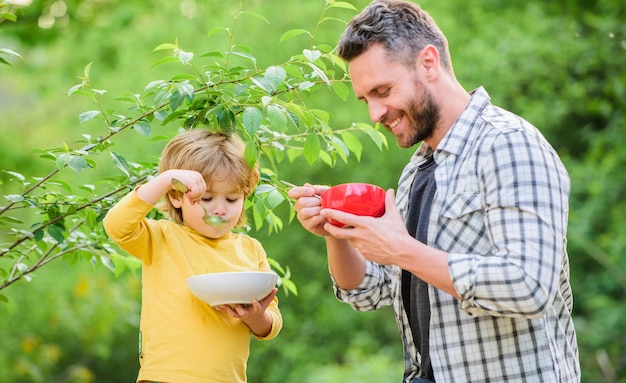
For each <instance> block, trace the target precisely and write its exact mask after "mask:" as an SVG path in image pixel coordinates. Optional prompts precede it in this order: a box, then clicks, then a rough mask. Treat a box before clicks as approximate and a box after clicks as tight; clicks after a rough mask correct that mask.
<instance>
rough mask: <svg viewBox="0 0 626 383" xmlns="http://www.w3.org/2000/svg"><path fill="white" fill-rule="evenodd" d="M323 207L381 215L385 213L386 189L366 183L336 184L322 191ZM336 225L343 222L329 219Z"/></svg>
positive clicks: (366, 214)
mask: <svg viewBox="0 0 626 383" xmlns="http://www.w3.org/2000/svg"><path fill="white" fill-rule="evenodd" d="M321 202H322V207H323V208H330V209H336V210H341V211H345V212H346V213H351V214H355V215H362V216H370V217H380V216H382V215H383V214H385V190H384V189H383V188H381V187H378V186H376V185H371V184H365V183H347V184H341V185H335V186H333V187H331V188H330V189H327V190H326V191H324V192H323V193H322V201H321ZM329 222H330V223H332V224H333V225H335V226H339V227H343V226H345V225H344V224H343V223H341V222H338V221H336V220H333V219H331V220H329Z"/></svg>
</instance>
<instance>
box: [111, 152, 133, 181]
mask: <svg viewBox="0 0 626 383" xmlns="http://www.w3.org/2000/svg"><path fill="white" fill-rule="evenodd" d="M111 158H112V159H113V163H114V164H115V166H116V167H117V168H118V169H120V170H121V171H122V172H123V173H124V174H126V176H130V173H129V167H128V161H126V158H124V157H123V156H122V155H120V154H118V153H115V152H111Z"/></svg>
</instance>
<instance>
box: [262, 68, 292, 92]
mask: <svg viewBox="0 0 626 383" xmlns="http://www.w3.org/2000/svg"><path fill="white" fill-rule="evenodd" d="M286 75H287V72H285V70H284V69H283V68H281V67H279V66H270V67H269V68H267V69H266V70H265V79H266V80H267V81H269V83H270V84H272V90H274V91H275V90H276V89H278V87H279V85H280V83H282V82H283V80H284V79H285V76H286Z"/></svg>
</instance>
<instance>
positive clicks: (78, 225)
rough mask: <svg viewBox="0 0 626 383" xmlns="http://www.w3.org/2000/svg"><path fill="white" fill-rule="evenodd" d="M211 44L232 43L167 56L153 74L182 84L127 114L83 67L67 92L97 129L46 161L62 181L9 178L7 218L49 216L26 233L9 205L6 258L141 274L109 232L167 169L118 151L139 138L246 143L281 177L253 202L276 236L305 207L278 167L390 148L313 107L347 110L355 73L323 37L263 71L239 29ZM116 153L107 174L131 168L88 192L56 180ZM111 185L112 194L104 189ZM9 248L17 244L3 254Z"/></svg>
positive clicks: (127, 101)
mask: <svg viewBox="0 0 626 383" xmlns="http://www.w3.org/2000/svg"><path fill="white" fill-rule="evenodd" d="M350 7H351V6H350V5H349V4H347V3H342V2H334V1H330V0H329V1H327V2H326V6H325V9H326V10H327V9H330V8H350ZM240 16H241V17H246V18H248V17H249V16H251V17H250V19H251V20H252V19H257V20H261V21H262V22H264V23H268V20H267V19H266V18H265V17H264V16H262V15H259V14H255V13H252V12H247V11H242V12H240V13H238V14H237V15H236V17H240ZM326 20H332V18H325V17H321V18H320V19H319V21H318V23H322V22H325V21H326ZM208 37H209V38H211V39H218V38H224V39H225V41H227V42H228V44H227V47H228V48H227V49H225V50H223V51H209V52H206V53H204V54H199V55H197V54H195V53H194V52H191V51H190V50H188V49H185V47H184V46H183V45H184V44H179V42H178V41H174V42H173V43H172V42H168V43H163V44H160V45H158V46H156V47H155V48H154V49H153V52H154V54H155V56H157V57H155V59H154V60H155V63H154V64H153V66H160V65H164V66H165V65H167V66H166V68H161V69H162V70H166V69H169V68H172V74H171V75H169V76H166V77H165V79H153V80H152V81H149V82H148V83H147V85H145V87H143V89H140V90H136V91H132V92H130V91H129V92H125V93H124V95H123V96H119V97H115V96H114V97H113V98H114V99H115V100H116V101H121V102H122V103H124V110H123V111H122V110H121V109H120V110H113V109H112V108H111V106H109V105H104V97H101V96H102V95H104V94H105V93H106V91H105V90H102V89H97V88H96V87H94V86H93V85H92V83H91V79H90V75H91V73H90V72H91V68H92V63H89V64H87V65H86V66H85V67H84V68H83V71H82V75H81V76H79V79H80V82H79V83H77V84H75V85H73V86H71V87H70V88H69V90H68V92H67V94H68V95H71V96H75V95H82V96H87V97H89V98H90V99H91V101H93V102H94V103H95V107H93V108H91V109H92V110H87V111H84V112H82V113H80V115H79V116H78V119H79V122H80V124H83V123H88V122H89V123H88V124H85V125H87V126H88V129H89V130H88V131H89V133H88V134H87V133H81V134H80V139H79V140H78V141H74V142H73V145H78V146H76V147H78V148H79V149H76V148H73V147H71V146H70V145H66V144H64V145H63V147H60V148H54V149H49V150H45V151H42V152H41V153H42V154H41V158H42V159H44V160H47V161H50V162H51V163H53V164H54V165H55V167H54V171H53V172H52V173H51V174H50V175H48V176H45V177H39V178H33V177H30V178H29V177H26V176H24V175H22V174H20V173H17V172H12V173H9V174H10V175H11V176H12V179H11V182H15V183H16V184H19V185H18V186H19V187H21V189H19V190H22V191H23V192H20V191H18V192H12V193H11V194H9V195H7V196H4V200H5V201H6V205H7V206H8V207H7V208H6V211H9V208H10V209H18V208H19V209H23V208H29V209H32V210H33V211H36V212H39V213H40V214H39V216H38V218H37V219H36V220H35V222H30V224H31V226H29V227H24V225H26V224H25V223H22V221H21V220H20V218H21V217H20V216H19V215H13V214H11V215H8V214H2V213H3V211H2V210H1V209H2V208H3V207H0V223H2V225H3V227H4V226H9V227H11V226H15V228H14V230H12V231H11V233H12V235H14V236H15V238H16V243H15V245H14V248H12V249H11V250H6V251H5V252H4V253H3V252H2V251H4V250H2V251H0V257H3V256H5V254H8V255H6V256H7V257H8V258H11V259H19V258H21V257H24V256H25V254H28V253H29V252H32V253H37V254H38V255H39V256H41V257H50V258H54V257H55V256H64V257H65V258H66V259H68V260H78V259H85V260H88V261H89V262H93V263H98V264H102V265H104V266H105V267H107V268H109V269H111V270H112V271H114V272H115V273H116V274H119V273H120V272H122V271H123V270H126V269H133V268H136V267H139V265H140V263H138V262H137V261H136V260H134V259H130V258H129V257H125V256H123V255H121V254H120V253H118V250H117V249H115V248H114V247H113V246H111V245H110V244H109V242H108V240H107V237H106V234H105V233H104V232H103V228H102V225H101V221H102V219H103V217H104V215H105V214H106V211H107V210H108V209H109V208H110V207H111V206H112V205H113V204H114V203H115V202H116V201H117V200H118V199H119V198H121V196H122V195H124V194H125V193H127V192H128V191H130V190H132V189H133V188H134V187H135V186H136V185H139V184H141V183H142V182H145V179H146V178H147V177H149V176H152V175H154V172H155V168H156V165H157V164H156V160H154V159H151V160H145V161H146V162H142V163H136V162H129V161H128V160H127V158H126V157H125V155H122V154H121V152H118V151H114V150H113V148H114V146H115V144H116V142H119V141H120V140H124V139H125V138H124V137H126V136H125V134H126V132H128V131H134V132H136V133H138V134H139V136H140V137H138V138H137V137H135V136H134V137H133V139H143V138H145V139H149V140H153V139H159V140H167V139H169V138H170V137H171V136H172V135H173V134H175V132H178V131H181V130H188V129H212V130H215V131H223V132H234V133H237V134H239V135H240V136H241V137H242V138H243V139H244V141H245V143H246V147H245V153H244V155H245V159H246V161H247V162H248V164H250V165H251V166H257V165H258V164H263V166H267V167H268V168H271V170H272V172H266V173H267V174H272V175H271V177H269V178H268V179H266V180H264V181H263V182H262V183H261V185H259V186H258V188H257V190H256V191H255V193H254V194H253V195H252V197H251V198H250V199H249V200H248V201H246V207H247V209H248V211H249V212H250V215H249V218H250V222H251V224H252V226H253V227H254V229H256V230H260V229H263V228H267V230H268V231H269V232H278V231H280V230H282V229H283V226H284V221H283V219H284V218H283V217H282V216H281V214H283V213H285V212H287V214H288V217H289V220H290V221H291V220H292V219H293V218H294V216H295V211H294V209H293V201H291V200H289V199H288V198H287V197H286V195H285V191H284V190H281V189H279V188H278V187H277V183H278V179H279V178H278V174H277V171H276V169H277V166H278V165H279V164H280V163H281V162H283V161H294V162H295V161H297V160H298V159H302V158H304V159H305V160H306V162H307V163H309V164H313V163H315V162H317V161H321V162H322V163H323V164H326V165H328V166H331V167H332V166H335V165H336V163H337V161H348V159H349V158H350V156H354V157H355V158H356V159H357V160H359V159H360V158H361V156H362V152H363V146H362V144H361V140H362V139H372V140H374V142H376V144H377V145H378V147H379V148H382V147H383V146H386V142H385V141H384V136H382V135H380V132H378V131H376V130H375V129H374V128H372V127H370V126H368V125H362V126H361V125H352V126H345V127H337V126H334V124H333V123H332V121H331V115H330V113H328V112H327V111H324V110H320V109H315V107H314V106H313V105H312V104H311V105H309V104H307V103H308V102H309V100H310V99H311V97H309V96H310V95H312V94H313V93H314V92H316V91H318V90H324V91H325V92H327V93H328V94H329V95H330V97H336V99H337V101H338V102H341V101H344V100H347V99H348V96H349V93H350V91H349V86H348V82H347V79H346V77H347V75H346V70H345V69H346V67H345V64H344V63H343V61H342V60H341V59H339V58H338V57H337V56H336V55H335V54H333V53H332V52H333V51H334V46H330V45H326V44H320V43H317V42H316V43H315V44H313V40H314V39H315V36H314V35H313V34H312V33H311V32H309V31H307V30H305V29H293V30H290V31H288V32H286V33H284V34H282V36H281V37H280V39H279V41H278V42H279V43H282V42H284V41H286V40H289V39H293V38H296V37H301V38H308V39H310V41H311V44H305V46H306V47H307V48H299V49H298V50H299V52H297V53H296V54H295V55H293V56H292V57H290V58H289V59H288V60H286V61H285V62H282V63H272V64H271V65H268V66H267V67H265V68H259V67H257V65H258V63H259V61H258V60H257V58H256V57H255V55H254V54H253V49H251V48H250V47H249V46H246V45H242V44H239V43H237V42H236V41H235V39H234V37H235V34H234V31H233V29H232V28H215V29H212V30H211V31H210V32H209V33H208ZM207 46H211V47H213V46H222V44H215V45H213V44H208V45H207ZM2 55H5V56H7V55H8V56H15V54H14V52H12V51H7V50H0V57H1V56H2ZM98 124H100V125H98ZM98 126H99V128H98ZM106 152H108V156H107V157H105V160H106V163H107V165H109V166H111V167H115V168H117V169H118V170H119V172H116V176H115V177H111V178H110V179H104V180H101V181H102V182H101V183H93V184H81V182H80V178H81V177H75V178H74V179H72V181H69V182H66V181H65V180H60V178H57V179H53V178H54V177H55V176H56V175H57V174H58V173H63V172H66V171H67V170H69V171H71V172H73V173H75V174H80V173H82V172H85V171H87V170H90V169H95V166H96V162H95V158H96V155H97V154H102V153H106ZM70 178H71V176H70ZM103 187H108V188H110V190H111V191H109V190H104V191H103ZM29 188H32V189H29ZM279 212H280V214H279ZM159 214H161V215H159ZM150 216H151V217H157V218H158V217H162V213H159V212H158V211H157V210H154V211H153V212H151V213H150ZM33 241H34V242H35V244H33ZM9 246H11V244H9V245H4V244H2V245H1V246H0V247H2V248H8V247H9ZM33 258H35V257H33ZM25 264H26V263H25ZM274 268H275V269H276V270H279V271H280V274H281V283H282V287H285V288H286V289H287V290H288V291H290V292H293V293H294V294H295V293H296V292H297V290H296V289H295V285H293V282H291V281H290V280H289V278H290V272H289V269H288V268H283V267H280V265H277V264H276V265H274ZM29 270H30V269H24V273H26V274H30V272H31V271H29ZM2 271H3V270H2V269H1V268H0V272H2ZM23 277H24V278H26V275H24V276H23ZM0 289H1V287H0Z"/></svg>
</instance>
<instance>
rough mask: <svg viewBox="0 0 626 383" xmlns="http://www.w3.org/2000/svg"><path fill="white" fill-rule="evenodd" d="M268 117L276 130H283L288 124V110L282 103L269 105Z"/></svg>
mask: <svg viewBox="0 0 626 383" xmlns="http://www.w3.org/2000/svg"><path fill="white" fill-rule="evenodd" d="M267 119H268V120H269V121H270V124H271V125H272V129H273V130H275V131H282V130H283V129H284V128H285V127H286V126H287V112H286V111H285V109H284V108H283V107H282V106H280V105H268V106H267Z"/></svg>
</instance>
